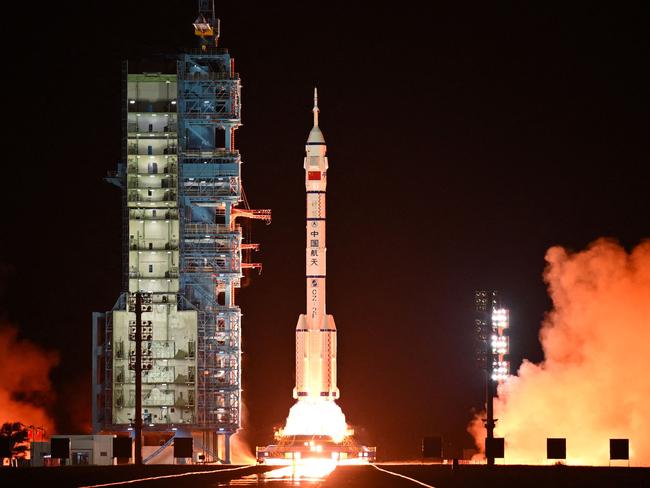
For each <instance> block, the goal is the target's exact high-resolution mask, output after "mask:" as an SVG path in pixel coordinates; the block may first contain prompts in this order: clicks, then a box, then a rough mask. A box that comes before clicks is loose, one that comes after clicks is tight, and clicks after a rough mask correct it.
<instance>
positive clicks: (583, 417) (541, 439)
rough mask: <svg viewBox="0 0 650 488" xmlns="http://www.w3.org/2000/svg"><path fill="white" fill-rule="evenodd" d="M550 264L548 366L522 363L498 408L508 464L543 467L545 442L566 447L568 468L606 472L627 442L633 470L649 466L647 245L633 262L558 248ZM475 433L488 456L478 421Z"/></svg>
mask: <svg viewBox="0 0 650 488" xmlns="http://www.w3.org/2000/svg"><path fill="white" fill-rule="evenodd" d="M546 261H547V263H548V264H547V267H546V270H545V273H544V279H545V281H546V283H547V284H548V289H549V294H550V296H551V298H552V300H553V310H552V311H551V312H550V313H548V314H547V316H546V318H545V320H544V323H543V324H542V329H541V332H540V340H541V343H542V347H543V349H544V356H545V359H544V361H543V362H542V363H541V364H533V363H530V362H528V361H524V363H523V364H522V366H521V368H520V369H519V372H518V373H517V376H513V377H512V378H510V379H509V380H508V381H507V382H506V383H504V384H502V385H501V386H500V387H499V391H498V398H497V399H496V400H495V418H497V419H498V422H497V429H496V435H498V436H500V437H505V440H506V461H507V462H509V463H533V464H538V463H545V462H546V461H545V459H546V438H547V437H562V438H566V439H567V441H566V442H567V463H569V464H601V465H602V464H607V463H608V460H609V439H610V438H629V439H630V456H631V463H632V464H633V465H637V466H639V465H645V466H648V465H650V241H645V242H643V243H642V244H640V245H638V246H637V247H636V248H635V249H634V250H633V251H632V252H631V253H630V254H628V253H627V252H626V251H625V250H624V249H623V248H622V247H621V246H619V245H618V244H617V243H615V242H613V241H610V240H605V239H600V240H598V241H596V242H594V243H593V244H592V245H591V246H590V247H589V248H588V249H587V250H585V251H582V252H578V253H571V252H568V251H567V250H565V249H563V248H561V247H552V248H551V249H549V250H548V252H547V253H546ZM469 431H470V433H472V434H473V435H474V438H475V440H476V443H477V445H478V446H479V447H480V448H481V449H482V448H483V443H484V438H485V430H484V428H483V426H482V423H481V421H480V418H479V417H476V418H475V419H474V421H473V422H472V423H471V424H470V427H469Z"/></svg>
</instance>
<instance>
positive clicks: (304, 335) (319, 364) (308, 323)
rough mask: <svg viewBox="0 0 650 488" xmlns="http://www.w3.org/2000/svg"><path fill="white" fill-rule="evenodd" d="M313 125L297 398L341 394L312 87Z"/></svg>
mask: <svg viewBox="0 0 650 488" xmlns="http://www.w3.org/2000/svg"><path fill="white" fill-rule="evenodd" d="M313 112H314V126H313V128H312V129H311V131H310V132H309V137H308V138H307V144H306V146H305V150H306V156H305V164H304V168H305V189H306V192H307V195H306V196H307V218H306V221H307V225H306V238H307V239H306V240H307V249H306V256H305V258H306V259H305V278H306V284H307V297H306V298H307V309H306V313H305V314H302V315H300V317H299V318H298V325H297V326H296V387H295V388H294V390H293V397H294V398H297V399H298V400H299V401H302V400H307V401H310V402H313V401H315V400H318V399H321V400H329V401H333V400H335V399H337V398H338V397H339V389H338V388H337V387H336V325H335V324H334V317H333V316H332V315H328V314H327V313H326V308H325V282H326V275H327V266H326V260H325V259H326V258H325V253H326V251H327V248H326V246H325V222H326V218H325V194H326V193H325V192H326V188H327V157H326V156H325V154H326V151H327V147H326V145H325V138H324V137H323V133H322V132H321V130H320V128H319V126H318V113H319V110H318V92H317V89H316V88H314V108H313Z"/></svg>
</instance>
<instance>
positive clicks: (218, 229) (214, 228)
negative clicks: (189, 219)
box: [183, 224, 241, 236]
mask: <svg viewBox="0 0 650 488" xmlns="http://www.w3.org/2000/svg"><path fill="white" fill-rule="evenodd" d="M183 231H184V234H185V235H186V236H187V235H188V234H194V235H206V236H214V235H215V234H241V227H240V226H238V225H237V226H235V227H230V226H228V225H224V224H185V227H184V229H183Z"/></svg>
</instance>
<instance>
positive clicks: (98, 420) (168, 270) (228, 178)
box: [93, 0, 271, 462]
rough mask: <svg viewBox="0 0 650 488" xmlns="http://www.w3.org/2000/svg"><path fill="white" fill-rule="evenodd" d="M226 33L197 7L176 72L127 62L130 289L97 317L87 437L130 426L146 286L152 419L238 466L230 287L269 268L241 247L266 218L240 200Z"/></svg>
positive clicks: (126, 255) (237, 98)
mask: <svg viewBox="0 0 650 488" xmlns="http://www.w3.org/2000/svg"><path fill="white" fill-rule="evenodd" d="M219 27H220V26H219V21H218V20H217V19H216V18H215V15H214V8H213V6H212V2H211V1H209V0H200V1H199V16H198V18H197V19H196V21H195V22H194V31H195V34H196V35H197V37H198V38H199V40H200V44H199V47H198V48H197V49H192V50H188V51H186V52H185V53H183V54H181V55H180V56H178V57H177V59H176V62H175V66H172V67H171V69H169V68H168V69H169V71H171V72H168V73H162V72H151V71H140V70H133V71H132V70H131V66H130V65H129V64H128V63H126V62H125V63H124V68H123V70H124V73H123V85H122V94H123V100H122V114H123V156H122V162H121V163H120V164H118V169H117V171H116V172H115V173H113V174H111V175H110V176H109V178H108V179H109V181H111V182H112V183H114V184H116V185H117V186H119V187H120V188H121V189H122V206H123V212H122V213H123V222H124V224H123V232H124V235H123V249H124V252H123V273H124V280H123V290H124V292H123V293H122V294H121V295H120V297H119V298H118V300H117V302H116V304H115V306H114V307H113V309H112V310H111V311H108V312H105V313H94V314H93V358H94V359H93V430H94V431H95V432H127V431H129V430H130V425H131V423H132V422H133V418H134V413H135V410H134V406H135V399H134V394H135V388H134V383H135V375H134V372H133V364H134V342H133V335H134V332H133V328H134V326H135V314H134V312H133V309H132V308H133V307H129V303H130V302H132V297H133V296H134V294H135V293H136V292H146V293H148V294H150V297H151V298H150V299H149V300H148V301H149V303H148V305H147V308H146V310H145V311H144V312H143V314H142V321H143V322H142V328H143V341H144V342H143V351H142V357H143V388H142V404H143V421H144V425H145V427H146V429H147V430H148V431H150V432H153V431H157V432H159V433H161V434H165V433H166V434H167V435H168V437H170V440H169V442H171V438H173V435H174V434H175V433H178V432H183V433H184V435H188V433H192V434H193V435H194V437H195V446H196V447H197V448H198V450H200V451H201V452H202V453H203V454H204V455H206V458H207V459H206V460H214V461H216V460H220V461H223V462H230V449H229V442H230V436H231V435H233V434H234V433H236V432H237V430H238V429H239V427H240V426H241V310H240V308H239V307H238V306H237V305H236V303H235V289H236V288H238V287H240V284H241V281H240V280H241V279H242V277H243V270H244V269H247V268H258V269H259V268H261V264H259V263H251V262H247V260H246V259H245V257H246V255H247V254H249V253H250V252H251V251H255V250H257V249H258V247H259V246H258V245H257V244H253V243H244V242H242V241H243V238H242V229H241V227H240V226H239V225H238V221H237V219H239V218H252V219H261V220H264V221H266V222H267V223H269V222H270V219H271V212H270V210H252V209H250V208H248V205H247V203H246V199H245V196H244V192H243V187H242V178H241V155H240V153H239V151H238V150H237V149H236V146H235V131H236V130H237V129H238V128H239V126H240V125H241V84H240V79H239V74H238V73H237V72H236V71H235V63H234V59H233V58H232V57H231V56H230V54H229V52H228V50H227V49H224V48H221V47H218V40H219ZM134 64H137V63H134ZM145 454H146V453H145ZM155 454H156V453H155V452H153V453H151V455H150V456H149V457H150V459H149V461H152V462H155V459H154V457H155ZM146 461H147V459H145V462H146Z"/></svg>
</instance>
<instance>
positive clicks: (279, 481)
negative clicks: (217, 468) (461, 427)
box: [210, 466, 431, 488]
mask: <svg viewBox="0 0 650 488" xmlns="http://www.w3.org/2000/svg"><path fill="white" fill-rule="evenodd" d="M381 468H382V469H385V468H384V467H381ZM389 469H391V471H395V472H396V471H397V470H395V469H394V468H392V467H391V468H389ZM210 486H211V487H222V486H223V487H228V486H267V487H268V488H284V487H292V486H301V487H311V488H339V487H341V488H417V487H420V486H431V485H427V484H417V483H416V482H414V481H409V480H407V479H404V478H401V477H396V476H394V475H391V474H389V473H387V472H385V471H380V470H378V469H376V468H374V467H372V466H345V467H339V468H337V469H336V470H335V471H334V472H333V473H331V474H329V475H327V476H324V477H320V478H319V477H316V478H315V477H305V476H302V477H300V476H299V477H295V478H291V477H289V476H284V477H279V476H278V475H277V473H274V472H270V473H267V474H261V475H251V476H245V477H243V478H240V479H238V480H233V481H229V482H222V483H217V484H214V485H210Z"/></svg>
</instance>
